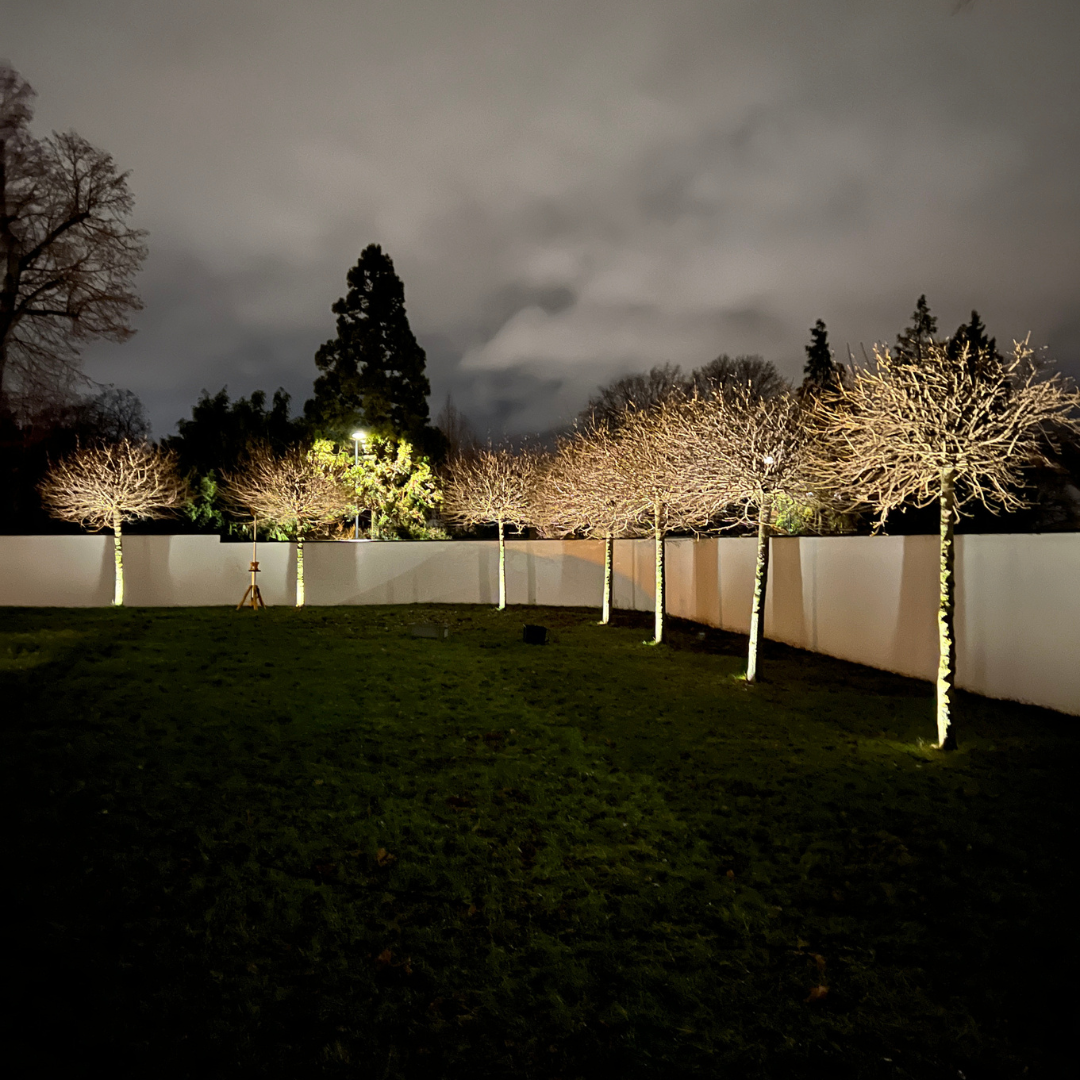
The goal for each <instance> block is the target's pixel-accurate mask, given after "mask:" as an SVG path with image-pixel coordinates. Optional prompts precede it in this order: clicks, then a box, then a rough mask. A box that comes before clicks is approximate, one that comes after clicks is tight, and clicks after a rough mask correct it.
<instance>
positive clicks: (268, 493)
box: [221, 444, 352, 607]
mask: <svg viewBox="0 0 1080 1080" xmlns="http://www.w3.org/2000/svg"><path fill="white" fill-rule="evenodd" d="M343 468H344V466H343V464H341V463H340V462H337V461H334V460H331V459H330V458H329V457H326V456H323V457H319V456H317V455H316V453H315V452H314V451H309V450H305V449H304V448H303V447H299V446H298V447H293V448H292V449H290V450H286V451H285V452H284V453H283V454H281V455H277V454H275V453H274V452H273V451H272V450H271V449H270V448H269V447H268V446H266V445H265V444H262V445H258V446H255V447H254V448H252V450H251V451H250V452H249V453H248V457H247V460H246V461H245V462H244V464H243V465H241V467H240V469H239V470H238V471H237V472H235V473H226V474H225V476H224V482H223V484H222V488H221V495H222V500H223V501H224V502H225V504H226V505H227V506H229V507H231V508H232V509H233V510H234V511H241V512H244V513H247V514H250V515H252V517H257V518H259V519H261V520H263V521H266V522H269V523H271V524H273V525H275V526H276V527H277V528H278V529H280V530H281V531H282V532H283V533H285V535H286V536H293V537H295V538H296V606H297V607H303V606H304V599H305V595H304V539H305V537H306V536H307V535H308V534H309V533H311V532H312V531H314V530H315V529H318V528H319V527H321V526H324V525H329V524H331V523H332V522H334V521H337V520H338V518H340V517H342V516H343V515H344V514H345V511H346V509H347V508H348V506H349V504H350V497H351V494H352V493H351V491H349V490H347V489H346V487H345V485H344V484H343V482H342V471H343Z"/></svg>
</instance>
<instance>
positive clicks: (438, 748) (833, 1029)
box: [0, 607, 1078, 1080]
mask: <svg viewBox="0 0 1080 1080" xmlns="http://www.w3.org/2000/svg"><path fill="white" fill-rule="evenodd" d="M595 620H596V614H595V612H593V611H583V610H568V609H543V608H518V609H514V608H512V609H510V610H509V611H507V612H504V613H501V614H500V613H498V612H495V611H493V610H490V609H486V608H474V607H387V608H347V609H346V608H341V609H325V608H324V609H308V610H305V611H300V612H298V611H295V610H291V609H285V608H277V609H271V610H268V611H265V612H261V613H258V614H256V613H254V612H251V611H244V612H236V611H232V610H230V609H225V608H223V609H196V610H191V609H188V610H137V609H135V610H120V611H112V610H77V611H73V610H25V609H21V610H13V609H7V610H6V611H4V612H3V613H2V623H0V627H2V629H0V694H2V695H3V701H4V703H5V705H4V709H3V714H4V720H3V723H2V725H0V729H2V737H3V747H2V762H3V769H4V776H3V785H4V790H5V792H6V793H7V795H8V796H9V800H10V801H9V805H10V810H9V812H8V815H7V818H6V829H5V849H6V858H5V867H6V870H7V873H6V875H5V877H6V880H7V883H8V884H7V890H8V891H9V892H13V893H14V894H15V901H16V915H15V916H14V918H13V920H12V921H11V923H10V924H9V926H10V929H11V942H12V944H11V945H10V946H9V950H8V951H9V959H8V963H7V964H6V965H5V966H6V974H7V980H8V984H9V987H11V988H12V989H14V990H15V992H16V997H17V1006H16V1011H15V1014H14V1016H13V1017H11V1019H13V1020H14V1021H15V1030H16V1032H17V1034H16V1037H15V1041H14V1044H12V1045H10V1046H9V1047H8V1048H6V1055H5V1056H6V1057H7V1058H8V1059H9V1060H18V1059H20V1058H21V1059H23V1060H30V1061H32V1062H34V1063H35V1065H34V1068H33V1070H32V1072H31V1073H29V1074H28V1075H49V1074H55V1069H56V1067H57V1066H59V1065H61V1064H65V1063H67V1064H69V1065H71V1066H73V1068H72V1071H71V1072H69V1073H67V1075H70V1076H78V1075H82V1074H83V1073H88V1072H89V1071H90V1070H91V1069H92V1068H93V1066H95V1065H97V1066H99V1067H104V1068H106V1069H108V1070H109V1072H110V1074H111V1075H114V1076H126V1075H134V1076H191V1077H209V1076H277V1075H282V1076H285V1075H288V1076H294V1077H306V1076H315V1075H328V1076H342V1077H344V1076H357V1077H368V1076H370V1077H375V1078H384V1077H385V1078H388V1080H390V1078H395V1077H406V1076H408V1077H413V1076H415V1077H432V1078H435V1077H440V1076H453V1077H466V1076H468V1077H471V1078H485V1077H523V1078H530V1077H562V1078H566V1080H570V1078H573V1077H589V1076H597V1075H603V1074H605V1073H606V1074H608V1075H615V1076H622V1077H637V1076H643V1077H644V1076H649V1077H681V1076H702V1077H713V1076H732V1077H742V1076H746V1077H788V1076H791V1077H798V1076H817V1075H827V1076H830V1077H834V1078H842V1077H853V1078H854V1077H858V1078H864V1077H866V1078H872V1077H904V1076H907V1077H950V1078H956V1077H957V1076H958V1075H959V1074H960V1073H963V1074H964V1076H966V1077H967V1078H969V1080H971V1078H975V1077H998V1076H1001V1077H1012V1076H1016V1077H1019V1076H1025V1075H1026V1076H1029V1077H1034V1076H1040V1075H1041V1076H1055V1077H1056V1076H1062V1075H1067V1074H1068V1072H1069V1071H1070V1066H1069V1065H1066V1062H1069V1063H1071V1062H1072V1061H1073V1060H1074V1051H1073V1048H1072V1038H1073V1034H1074V1032H1073V1022H1074V1019H1075V1002H1076V993H1075V989H1074V987H1075V982H1076V979H1077V977H1078V974H1077V959H1078V950H1077V931H1076V919H1075V914H1076V910H1075V909H1076V899H1075V898H1076V895H1077V890H1076V886H1077V881H1076V878H1077V871H1076V868H1075V863H1074V860H1073V858H1072V857H1067V852H1068V851H1069V850H1070V849H1071V847H1072V840H1073V837H1074V833H1075V831H1076V822H1077V784H1076V783H1075V780H1074V773H1075V762H1076V752H1077V743H1078V738H1077V730H1078V729H1077V721H1076V719H1075V718H1069V717H1062V716H1060V715H1058V714H1055V713H1051V712H1047V711H1045V710H1039V709H1035V708H1029V707H1023V706H1019V705H1015V704H1010V703H1005V702H994V701H988V700H984V699H980V698H976V697H971V696H965V695H961V697H960V704H959V710H958V711H959V720H958V726H959V735H960V741H961V749H960V751H959V752H958V753H955V754H952V755H948V756H943V755H941V754H939V753H937V752H935V751H933V750H930V749H929V748H928V744H929V742H930V741H931V740H932V739H933V737H934V731H933V699H932V687H931V686H929V685H928V684H924V683H918V682H915V681H912V680H907V679H902V678H899V677H895V676H891V675H888V674H883V673H881V672H876V671H871V670H870V669H867V668H861V667H857V666H855V665H851V664H845V663H841V662H839V661H835V660H830V659H828V658H824V657H818V656H813V655H811V654H807V653H801V652H798V651H796V650H792V649H786V648H783V647H781V646H778V645H774V644H771V643H770V644H768V645H767V647H766V657H765V662H766V668H765V674H766V677H767V679H768V681H767V682H764V683H762V684H760V685H758V686H756V687H750V686H747V685H746V684H745V682H743V681H742V680H741V679H740V678H739V673H740V672H741V670H742V668H743V665H744V661H743V654H744V648H745V639H743V638H739V637H738V636H735V635H730V634H724V633H721V632H719V631H712V630H710V631H707V632H705V633H704V635H703V636H699V631H700V629H701V628H699V627H696V626H693V625H691V624H688V623H683V624H680V623H676V624H675V630H674V633H673V634H672V643H671V644H670V645H669V646H664V647H661V648H654V647H649V646H645V645H644V644H643V639H644V638H645V637H647V636H648V633H647V629H646V627H647V623H648V620H647V618H646V617H644V616H637V615H631V614H628V613H620V615H619V620H620V621H619V622H617V624H616V625H615V626H613V627H606V628H605V627H600V626H597V625H596V622H595ZM525 621H529V622H536V623H542V624H543V625H545V626H547V627H549V628H550V630H551V636H552V640H551V641H550V643H549V644H547V645H546V646H542V647H538V646H529V645H526V644H524V643H523V642H522V640H521V627H522V624H523V622H525ZM422 622H438V623H440V624H443V623H445V624H447V625H448V627H449V637H447V638H445V639H442V638H440V639H437V640H433V639H427V638H418V637H414V636H412V634H411V633H410V630H409V626H410V624H413V623H422ZM1025 1070H1026V1071H1025Z"/></svg>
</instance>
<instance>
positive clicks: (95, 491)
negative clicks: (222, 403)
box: [38, 439, 188, 607]
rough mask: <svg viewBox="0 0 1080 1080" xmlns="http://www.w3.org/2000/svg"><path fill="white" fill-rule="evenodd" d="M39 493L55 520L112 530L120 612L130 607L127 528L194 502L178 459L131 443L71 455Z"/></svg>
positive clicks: (51, 472) (50, 474) (55, 468)
mask: <svg viewBox="0 0 1080 1080" xmlns="http://www.w3.org/2000/svg"><path fill="white" fill-rule="evenodd" d="M38 490H39V491H40V493H41V501H42V504H43V505H44V506H45V507H46V509H47V510H48V511H49V513H50V514H51V515H52V516H53V517H55V518H59V519H60V520H61V521H73V522H75V523H76V524H78V525H81V526H82V527H83V528H84V529H89V530H90V531H91V532H100V531H101V530H102V529H112V533H113V560H114V565H115V574H114V592H113V604H115V605H116V606H117V607H119V606H120V605H122V604H123V602H124V540H123V523H124V522H125V521H137V520H140V519H143V518H161V517H166V516H168V514H170V513H171V512H172V511H174V510H176V509H177V508H178V507H180V506H182V505H183V504H184V503H185V502H186V501H187V499H188V489H187V485H186V484H185V482H184V481H183V479H182V478H181V476H180V473H179V470H178V468H177V461H176V455H175V454H174V453H172V452H171V451H168V450H161V449H159V448H157V447H154V446H151V445H149V444H148V443H144V442H132V441H131V440H128V439H123V440H121V441H120V442H117V443H105V444H102V445H100V446H93V447H84V448H80V449H78V450H76V451H75V452H74V453H72V454H68V455H67V456H66V457H64V458H62V459H61V460H60V461H59V462H58V463H57V464H56V465H53V466H51V467H50V468H49V470H48V471H47V472H46V474H45V478H44V479H43V480H42V481H41V484H40V485H39V487H38Z"/></svg>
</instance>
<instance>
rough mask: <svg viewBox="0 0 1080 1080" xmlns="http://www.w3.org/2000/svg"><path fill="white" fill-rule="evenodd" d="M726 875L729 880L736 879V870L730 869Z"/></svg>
mask: <svg viewBox="0 0 1080 1080" xmlns="http://www.w3.org/2000/svg"><path fill="white" fill-rule="evenodd" d="M724 877H726V878H727V879H728V880H729V881H733V880H734V878H735V871H734V870H729V871H728V872H727V873H726V874H725V875H724Z"/></svg>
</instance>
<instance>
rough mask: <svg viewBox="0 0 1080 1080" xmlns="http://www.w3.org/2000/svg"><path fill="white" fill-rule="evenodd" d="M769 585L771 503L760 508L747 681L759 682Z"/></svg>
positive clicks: (763, 504) (747, 659) (747, 657)
mask: <svg viewBox="0 0 1080 1080" xmlns="http://www.w3.org/2000/svg"><path fill="white" fill-rule="evenodd" d="M768 585H769V505H768V503H765V502H763V503H762V504H761V506H760V507H759V508H758V532H757V564H756V565H755V567H754V606H753V608H752V609H751V611H750V649H749V651H748V652H747V656H746V681H747V682H748V683H752V682H757V678H758V667H759V664H758V652H759V650H760V648H761V641H762V639H763V638H764V636H765V596H766V590H767V589H768Z"/></svg>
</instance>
